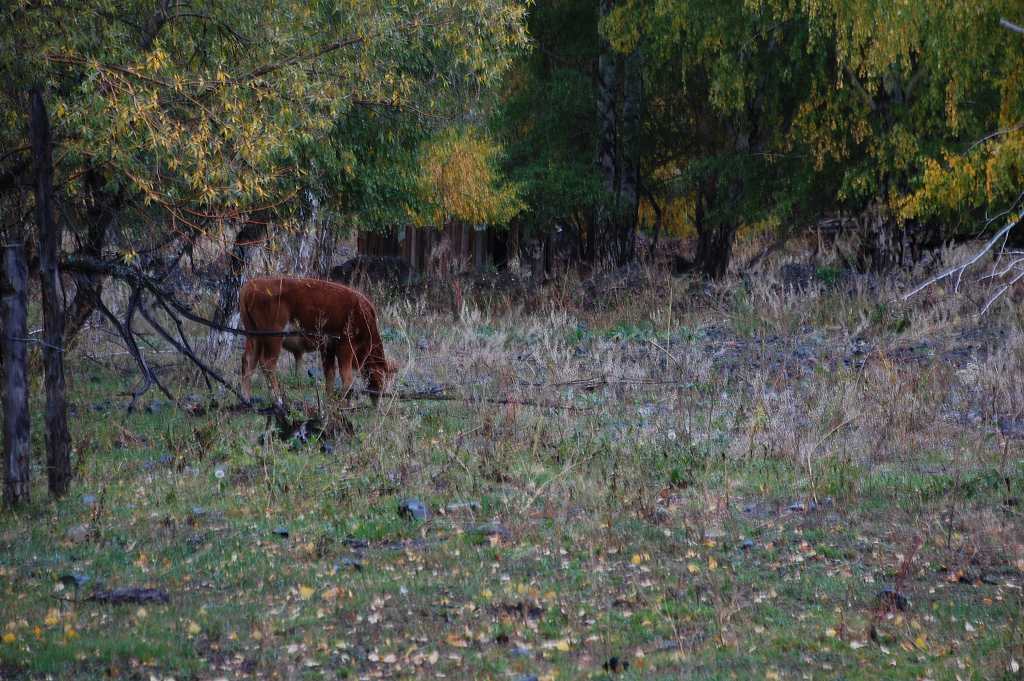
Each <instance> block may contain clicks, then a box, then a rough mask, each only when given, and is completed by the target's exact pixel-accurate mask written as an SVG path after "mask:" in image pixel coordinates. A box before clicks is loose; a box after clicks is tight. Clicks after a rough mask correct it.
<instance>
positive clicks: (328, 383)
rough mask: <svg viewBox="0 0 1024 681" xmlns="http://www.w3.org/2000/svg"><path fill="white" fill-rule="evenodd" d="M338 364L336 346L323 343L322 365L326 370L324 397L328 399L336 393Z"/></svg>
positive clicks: (321, 346) (321, 352)
mask: <svg viewBox="0 0 1024 681" xmlns="http://www.w3.org/2000/svg"><path fill="white" fill-rule="evenodd" d="M336 362H337V359H336V358H335V345H334V344H333V343H328V342H326V341H325V342H322V343H321V345H320V363H321V365H322V366H323V369H324V382H325V385H324V397H326V398H328V399H329V398H330V397H331V394H332V393H333V392H334V366H335V364H336Z"/></svg>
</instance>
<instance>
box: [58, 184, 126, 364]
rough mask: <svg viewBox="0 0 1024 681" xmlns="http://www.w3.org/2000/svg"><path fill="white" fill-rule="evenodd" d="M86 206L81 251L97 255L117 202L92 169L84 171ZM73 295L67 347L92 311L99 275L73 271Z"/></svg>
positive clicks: (100, 289)
mask: <svg viewBox="0 0 1024 681" xmlns="http://www.w3.org/2000/svg"><path fill="white" fill-rule="evenodd" d="M84 182H85V190H86V201H88V202H89V205H88V208H87V209H86V220H87V221H88V224H87V225H86V234H85V240H84V242H82V244H81V251H80V252H81V253H82V254H83V255H87V256H89V257H92V258H99V257H100V255H102V253H103V247H104V245H105V244H106V241H107V232H108V231H109V228H110V224H111V222H113V220H114V215H115V214H116V209H117V204H118V203H119V201H118V200H117V199H116V198H115V197H112V196H110V195H109V194H107V193H106V192H104V191H103V189H102V178H101V177H100V175H99V173H98V172H96V170H95V169H93V168H90V169H89V170H87V171H86V173H85V178H84ZM74 279H75V297H74V299H73V300H72V301H71V304H70V305H69V306H68V310H67V316H66V323H65V326H64V347H65V348H69V349H70V348H71V347H72V346H73V344H74V341H75V339H76V338H77V337H78V332H79V331H81V330H82V327H83V326H85V323H86V322H87V321H89V317H91V316H92V313H93V312H94V311H95V310H96V301H97V300H99V299H100V295H102V293H103V277H102V276H100V275H93V274H77V273H76V274H75V275H74Z"/></svg>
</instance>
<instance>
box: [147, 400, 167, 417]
mask: <svg viewBox="0 0 1024 681" xmlns="http://www.w3.org/2000/svg"><path fill="white" fill-rule="evenodd" d="M163 408H164V403H163V402H161V401H160V400H153V401H152V402H150V403H149V404H147V405H146V413H147V414H159V413H160V411H161V410H162V409H163Z"/></svg>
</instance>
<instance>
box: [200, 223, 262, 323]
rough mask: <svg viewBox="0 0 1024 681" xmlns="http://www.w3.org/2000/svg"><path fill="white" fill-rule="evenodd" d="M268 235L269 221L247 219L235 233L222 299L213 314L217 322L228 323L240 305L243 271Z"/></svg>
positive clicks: (228, 258)
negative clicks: (251, 255)
mask: <svg viewBox="0 0 1024 681" xmlns="http://www.w3.org/2000/svg"><path fill="white" fill-rule="evenodd" d="M266 236H267V223H266V222H262V221H261V222H254V221H247V222H246V223H245V224H244V225H242V228H241V229H240V230H238V234H237V235H235V245H234V246H232V247H231V251H230V252H229V253H228V254H227V255H226V260H227V263H226V270H225V272H224V273H223V275H222V279H221V282H220V301H219V302H218V304H217V310H216V311H215V312H214V315H213V321H214V322H215V323H216V324H220V325H224V324H226V323H227V321H228V320H229V319H230V318H231V315H232V314H233V313H234V311H235V309H236V308H237V307H238V289H239V288H241V286H242V272H244V271H245V264H246V263H247V262H248V261H249V253H250V251H251V250H252V247H253V246H255V245H256V244H259V243H260V242H262V241H263V240H264V239H265V238H266Z"/></svg>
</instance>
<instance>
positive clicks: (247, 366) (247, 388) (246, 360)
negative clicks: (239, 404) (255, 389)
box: [242, 336, 258, 402]
mask: <svg viewBox="0 0 1024 681" xmlns="http://www.w3.org/2000/svg"><path fill="white" fill-rule="evenodd" d="M257 352H258V348H257V345H256V339H255V338H253V337H252V336H247V337H246V339H245V351H244V352H243V353H242V398H243V399H244V400H245V401H246V402H248V401H249V400H250V399H251V398H252V372H253V371H254V370H255V369H256V353H257Z"/></svg>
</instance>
